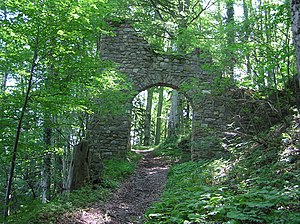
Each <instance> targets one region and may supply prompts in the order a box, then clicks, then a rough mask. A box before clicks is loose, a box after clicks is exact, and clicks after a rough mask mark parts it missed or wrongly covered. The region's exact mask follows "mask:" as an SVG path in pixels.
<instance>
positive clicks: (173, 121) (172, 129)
mask: <svg viewBox="0 0 300 224" xmlns="http://www.w3.org/2000/svg"><path fill="white" fill-rule="evenodd" d="M177 126H178V91H177V90H175V89H174V90H173V91H172V97H171V108H170V113H169V122H168V137H172V136H175V135H176V128H177Z"/></svg>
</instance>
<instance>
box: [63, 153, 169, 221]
mask: <svg viewBox="0 0 300 224" xmlns="http://www.w3.org/2000/svg"><path fill="white" fill-rule="evenodd" d="M138 153H141V154H142V155H143V158H142V159H141V161H140V162H139V164H138V167H137V169H136V171H135V173H134V174H133V175H132V176H131V177H130V178H129V179H128V180H126V181H125V182H124V183H123V184H122V185H121V187H120V188H119V189H118V191H116V193H115V194H114V195H113V196H112V197H111V199H110V200H108V201H107V202H106V204H105V205H104V206H103V205H102V206H100V205H98V206H97V205H96V206H95V207H94V208H89V209H87V210H85V211H80V212H78V213H77V214H76V215H75V217H76V218H75V219H76V221H75V220H73V222H72V223H78V224H79V223H82V224H83V223H89V224H100V223H103V224H129V223H132V224H137V223H142V220H143V214H144V212H145V211H146V209H147V208H148V207H149V206H150V205H151V203H152V202H154V201H156V200H158V199H159V194H160V193H161V192H162V190H163V188H164V186H165V184H166V180H167V173H168V166H167V165H166V163H165V162H164V161H163V160H162V159H161V158H159V157H153V155H152V154H151V152H142V151H139V152H138ZM73 218H74V216H73ZM65 221H66V220H65Z"/></svg>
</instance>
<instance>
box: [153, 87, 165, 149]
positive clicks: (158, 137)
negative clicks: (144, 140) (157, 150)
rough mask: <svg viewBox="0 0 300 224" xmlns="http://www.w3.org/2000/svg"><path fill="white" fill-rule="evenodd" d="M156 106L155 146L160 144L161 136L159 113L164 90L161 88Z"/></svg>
mask: <svg viewBox="0 0 300 224" xmlns="http://www.w3.org/2000/svg"><path fill="white" fill-rule="evenodd" d="M158 93H159V96H158V106H157V118H156V133H155V145H158V144H159V143H160V136H161V112H162V107H163V99H164V88H163V87H162V86H161V87H159V89H158Z"/></svg>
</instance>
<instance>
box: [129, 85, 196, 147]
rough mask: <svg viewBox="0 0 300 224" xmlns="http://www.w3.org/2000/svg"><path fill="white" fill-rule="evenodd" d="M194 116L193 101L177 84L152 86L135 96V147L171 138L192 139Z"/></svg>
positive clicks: (132, 131) (133, 106) (153, 144)
mask: <svg viewBox="0 0 300 224" xmlns="http://www.w3.org/2000/svg"><path fill="white" fill-rule="evenodd" d="M192 119H193V109H192V105H191V103H190V101H189V100H188V99H187V98H186V97H185V95H184V94H183V93H181V92H180V91H178V88H177V87H175V86H170V85H165V84H156V85H151V86H148V87H147V88H145V89H143V90H142V91H140V92H139V94H138V95H136V96H135V97H134V99H133V100H132V110H131V130H130V143H131V148H132V149H148V148H153V147H155V146H157V145H159V144H160V143H163V142H165V141H166V140H171V139H172V140H173V141H180V140H182V139H184V140H185V141H186V142H189V141H190V137H191V131H192ZM188 147H189V146H188ZM188 149H189V148H188Z"/></svg>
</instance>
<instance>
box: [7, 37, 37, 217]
mask: <svg viewBox="0 0 300 224" xmlns="http://www.w3.org/2000/svg"><path fill="white" fill-rule="evenodd" d="M37 35H39V32H37ZM38 44H39V42H38V36H37V37H36V42H35V50H34V54H33V60H32V64H31V70H30V76H29V81H28V84H27V91H26V94H25V99H24V103H23V107H22V110H21V114H20V117H19V122H18V127H17V132H16V137H15V142H14V145H13V150H12V158H11V163H10V171H9V178H8V183H7V188H6V193H5V209H4V217H7V216H8V213H9V202H10V195H11V188H12V183H13V178H14V172H15V166H16V159H17V150H18V145H19V139H20V134H21V129H22V124H23V119H24V115H25V112H26V110H27V104H28V100H29V94H30V91H31V87H32V81H33V76H34V72H35V68H36V65H37V64H36V63H37V55H38V54H37V52H38Z"/></svg>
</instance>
